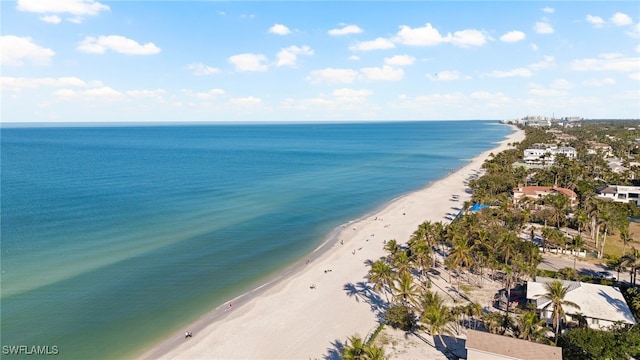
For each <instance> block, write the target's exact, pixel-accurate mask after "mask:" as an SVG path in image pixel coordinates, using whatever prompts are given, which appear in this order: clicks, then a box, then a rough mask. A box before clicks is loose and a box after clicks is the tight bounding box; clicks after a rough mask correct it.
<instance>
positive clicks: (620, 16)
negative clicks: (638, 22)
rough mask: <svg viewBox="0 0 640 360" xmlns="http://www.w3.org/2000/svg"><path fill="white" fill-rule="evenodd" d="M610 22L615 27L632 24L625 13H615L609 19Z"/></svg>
mask: <svg viewBox="0 0 640 360" xmlns="http://www.w3.org/2000/svg"><path fill="white" fill-rule="evenodd" d="M611 22H612V23H613V24H615V25H616V26H626V25H631V24H633V20H631V17H630V16H629V15H627V14H625V13H621V12H617V13H615V14H613V16H612V17H611Z"/></svg>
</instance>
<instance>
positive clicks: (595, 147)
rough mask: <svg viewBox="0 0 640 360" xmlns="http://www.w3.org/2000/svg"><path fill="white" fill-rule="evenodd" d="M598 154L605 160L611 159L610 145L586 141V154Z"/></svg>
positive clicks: (611, 150)
mask: <svg viewBox="0 0 640 360" xmlns="http://www.w3.org/2000/svg"><path fill="white" fill-rule="evenodd" d="M598 153H600V154H602V156H603V157H605V158H610V157H613V149H611V146H610V145H607V144H603V143H599V142H595V141H587V154H590V155H596V154H598Z"/></svg>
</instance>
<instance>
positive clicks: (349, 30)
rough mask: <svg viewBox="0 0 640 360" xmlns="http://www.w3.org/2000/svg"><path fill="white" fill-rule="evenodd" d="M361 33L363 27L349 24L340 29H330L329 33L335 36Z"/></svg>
mask: <svg viewBox="0 0 640 360" xmlns="http://www.w3.org/2000/svg"><path fill="white" fill-rule="evenodd" d="M360 33H362V29H361V28H360V27H359V26H358V25H347V26H344V27H342V28H340V29H331V30H329V35H333V36H340V35H348V34H360Z"/></svg>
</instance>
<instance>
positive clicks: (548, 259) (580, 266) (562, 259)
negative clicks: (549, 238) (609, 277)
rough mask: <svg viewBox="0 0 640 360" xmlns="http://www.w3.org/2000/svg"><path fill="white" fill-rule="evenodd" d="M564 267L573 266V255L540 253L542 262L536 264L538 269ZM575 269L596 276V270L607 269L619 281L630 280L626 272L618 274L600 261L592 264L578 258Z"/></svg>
mask: <svg viewBox="0 0 640 360" xmlns="http://www.w3.org/2000/svg"><path fill="white" fill-rule="evenodd" d="M565 267H570V268H572V267H573V257H569V256H560V255H555V254H549V253H545V254H543V255H542V262H541V263H540V265H538V269H545V270H553V271H558V270H560V269H562V268H565ZM576 270H578V273H580V274H581V275H591V276H597V273H598V271H609V272H610V273H612V274H613V276H615V277H616V278H618V280H619V281H627V282H629V281H630V277H629V273H628V272H626V271H625V272H620V276H618V272H617V271H616V270H611V269H609V268H608V267H607V266H606V265H605V264H601V263H595V264H594V263H590V262H586V261H580V260H578V261H577V262H576Z"/></svg>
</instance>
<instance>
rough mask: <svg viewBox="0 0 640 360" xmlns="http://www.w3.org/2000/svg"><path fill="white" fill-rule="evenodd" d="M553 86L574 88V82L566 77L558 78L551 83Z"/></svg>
mask: <svg viewBox="0 0 640 360" xmlns="http://www.w3.org/2000/svg"><path fill="white" fill-rule="evenodd" d="M551 88H553V89H558V90H568V89H571V88H573V84H572V83H570V82H569V81H567V80H566V79H556V80H554V81H553V82H552V83H551Z"/></svg>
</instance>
